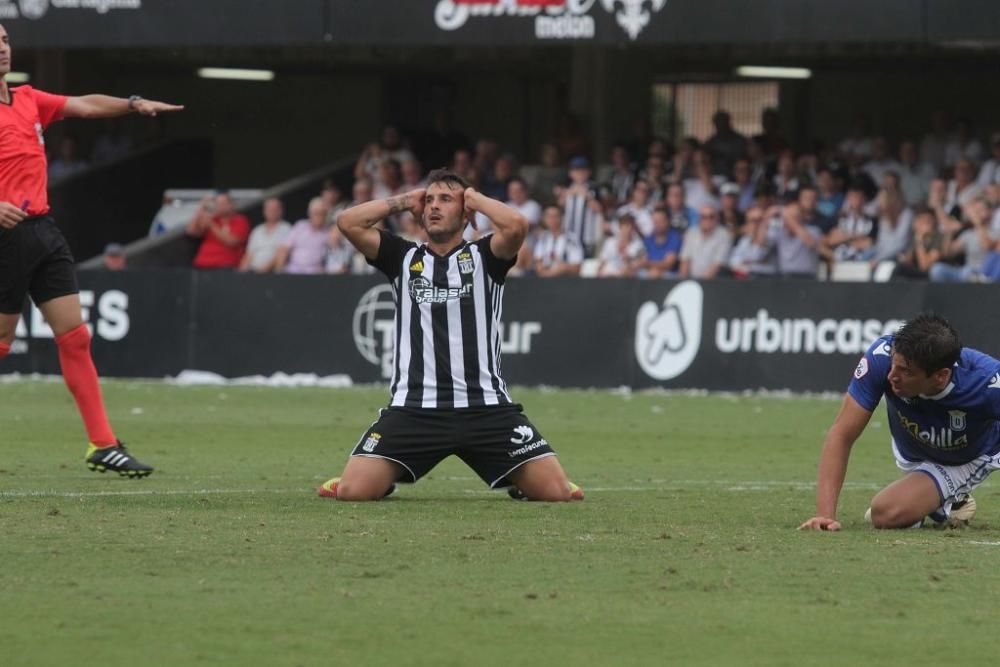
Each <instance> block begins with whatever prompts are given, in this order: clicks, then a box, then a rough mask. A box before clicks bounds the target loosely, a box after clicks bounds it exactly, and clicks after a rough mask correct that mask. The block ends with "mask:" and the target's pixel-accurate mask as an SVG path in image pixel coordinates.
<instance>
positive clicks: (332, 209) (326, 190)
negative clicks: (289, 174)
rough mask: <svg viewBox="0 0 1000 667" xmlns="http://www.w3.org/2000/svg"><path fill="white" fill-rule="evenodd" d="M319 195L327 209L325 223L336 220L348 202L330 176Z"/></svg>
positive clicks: (330, 223)
mask: <svg viewBox="0 0 1000 667" xmlns="http://www.w3.org/2000/svg"><path fill="white" fill-rule="evenodd" d="M407 190H409V188H407ZM319 196H320V197H322V198H323V201H324V202H326V209H327V211H329V213H328V214H327V221H326V224H327V225H332V224H333V223H334V222H336V221H337V216H339V215H340V214H341V213H343V212H344V210H345V209H347V207H348V206H349V202H348V201H347V200H346V199H345V198H344V193H343V191H342V190H341V189H340V186H339V185H337V183H336V182H335V181H334V180H333V179H332V178H328V179H327V180H325V181H323V189H322V190H321V191H320V195H319Z"/></svg>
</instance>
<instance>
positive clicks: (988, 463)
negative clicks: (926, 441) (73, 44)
mask: <svg viewBox="0 0 1000 667" xmlns="http://www.w3.org/2000/svg"><path fill="white" fill-rule="evenodd" d="M892 454H893V456H895V457H896V467H898V468H899V469H900V470H902V471H904V472H922V473H926V474H927V475H929V476H930V478H931V479H933V480H934V484H936V485H937V490H938V495H940V496H941V506H942V508H943V509H944V512H945V514H948V513H949V511H950V509H951V504H952V503H953V502H955V501H956V500H959V499H961V498H962V497H963V496H967V495H969V494H970V493H972V490H973V489H974V488H976V487H977V486H979V485H980V484H982V483H983V482H984V481H986V478H987V477H989V476H990V473H991V472H993V471H994V470H997V469H1000V454H993V455H992V456H991V455H984V456H980V457H977V458H974V459H972V460H971V461H969V462H968V463H963V464H962V465H957V466H946V465H941V464H940V463H934V462H933V461H910V460H908V459H905V458H903V455H902V454H900V453H899V447H897V446H896V441H895V440H893V441H892Z"/></svg>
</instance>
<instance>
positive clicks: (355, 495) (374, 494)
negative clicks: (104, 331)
mask: <svg viewBox="0 0 1000 667" xmlns="http://www.w3.org/2000/svg"><path fill="white" fill-rule="evenodd" d="M389 486H390V485H389V484H383V483H382V482H379V481H375V480H357V479H355V480H352V479H343V478H342V479H341V480H340V482H339V483H338V484H337V500H345V501H347V502H366V501H370V500H381V499H382V497H383V496H385V492H386V491H388V490H389Z"/></svg>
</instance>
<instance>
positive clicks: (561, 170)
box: [526, 144, 567, 206]
mask: <svg viewBox="0 0 1000 667" xmlns="http://www.w3.org/2000/svg"><path fill="white" fill-rule="evenodd" d="M539 159H540V164H539V165H538V167H537V169H536V170H535V174H534V179H533V180H528V179H526V180H528V186H529V187H530V188H531V192H532V197H533V198H534V199H535V200H536V201H537V202H538V203H539V204H541V205H542V206H548V205H549V204H553V203H555V201H556V190H557V189H558V188H559V187H561V186H562V185H563V184H564V183H565V182H566V178H567V174H566V169H565V167H564V166H563V164H562V159H561V157H560V156H559V150H558V149H557V148H556V147H555V145H554V144H542V147H541V152H540V153H539Z"/></svg>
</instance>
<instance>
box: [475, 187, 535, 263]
mask: <svg viewBox="0 0 1000 667" xmlns="http://www.w3.org/2000/svg"><path fill="white" fill-rule="evenodd" d="M465 209H466V211H468V212H470V215H475V214H476V213H482V214H483V215H485V216H486V217H487V218H489V219H490V221H491V222H492V223H493V228H494V229H495V230H496V231H495V232H494V233H493V236H492V237H491V238H490V250H492V251H493V254H494V255H496V256H497V257H499V258H500V259H513V258H515V257H517V251H518V250H520V249H521V244H522V243H524V237H525V236H527V235H528V219H527V218H525V217H524V216H523V215H521V213H519V212H518V211H517V210H516V209H514V208H511V207H510V206H507V205H506V204H504V203H502V202H499V201H497V200H496V199H490V198H489V197H487V196H486V195H484V194H483V193H481V192H476V190H475V189H473V188H466V190H465Z"/></svg>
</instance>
